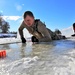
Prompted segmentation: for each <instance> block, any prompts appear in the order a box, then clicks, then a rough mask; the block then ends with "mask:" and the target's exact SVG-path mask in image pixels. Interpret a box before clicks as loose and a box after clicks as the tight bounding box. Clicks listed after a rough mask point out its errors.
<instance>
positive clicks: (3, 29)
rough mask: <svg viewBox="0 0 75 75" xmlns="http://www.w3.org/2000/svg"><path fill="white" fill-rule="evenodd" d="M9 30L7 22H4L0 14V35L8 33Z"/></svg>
mask: <svg viewBox="0 0 75 75" xmlns="http://www.w3.org/2000/svg"><path fill="white" fill-rule="evenodd" d="M9 29H10V25H9V23H8V22H7V21H5V20H4V19H3V17H2V14H0V33H8V32H9Z"/></svg>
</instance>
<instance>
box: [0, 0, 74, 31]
mask: <svg viewBox="0 0 75 75" xmlns="http://www.w3.org/2000/svg"><path fill="white" fill-rule="evenodd" d="M26 10H30V11H32V12H33V13H34V16H35V18H40V20H41V21H42V22H45V23H46V25H47V27H49V28H50V29H51V30H55V29H56V28H58V29H60V30H61V29H64V28H67V27H70V26H71V25H72V24H73V23H74V22H75V0H0V12H1V13H2V14H3V15H4V16H11V17H12V16H15V17H17V16H20V18H19V19H17V20H14V19H13V20H11V18H10V19H6V20H7V21H8V22H9V24H10V31H17V30H18V27H19V26H20V23H21V20H22V15H23V13H24V12H25V11H26Z"/></svg>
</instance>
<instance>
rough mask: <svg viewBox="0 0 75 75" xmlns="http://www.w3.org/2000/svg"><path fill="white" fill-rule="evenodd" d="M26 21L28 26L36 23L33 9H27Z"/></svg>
mask: <svg viewBox="0 0 75 75" xmlns="http://www.w3.org/2000/svg"><path fill="white" fill-rule="evenodd" d="M24 23H25V24H26V25H27V26H32V25H33V24H34V15H33V13H32V12H31V11H26V12H25V13H24Z"/></svg>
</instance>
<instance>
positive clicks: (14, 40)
mask: <svg viewBox="0 0 75 75" xmlns="http://www.w3.org/2000/svg"><path fill="white" fill-rule="evenodd" d="M27 40H28V39H27ZM67 40H72V41H75V37H70V38H68V39H67ZM19 42H21V39H20V38H0V44H8V43H19Z"/></svg>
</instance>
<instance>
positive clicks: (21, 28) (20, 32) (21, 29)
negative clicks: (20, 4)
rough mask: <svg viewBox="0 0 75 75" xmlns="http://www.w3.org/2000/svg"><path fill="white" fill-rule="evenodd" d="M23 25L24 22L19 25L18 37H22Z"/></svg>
mask: <svg viewBox="0 0 75 75" xmlns="http://www.w3.org/2000/svg"><path fill="white" fill-rule="evenodd" d="M24 28H25V27H24V23H23V22H22V24H21V25H20V27H19V29H18V30H19V34H20V37H24V35H23V29H24Z"/></svg>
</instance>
